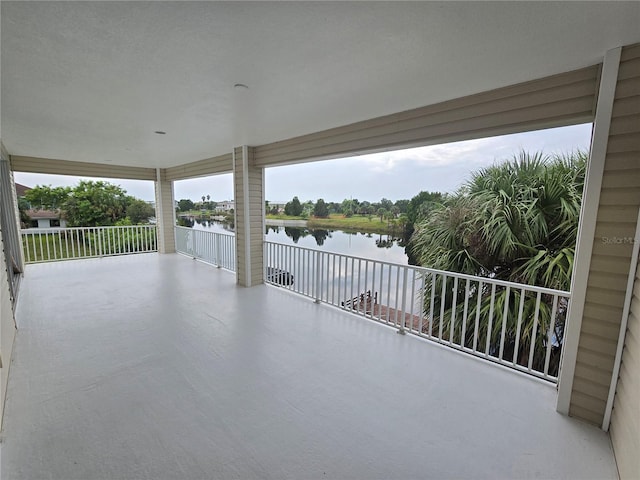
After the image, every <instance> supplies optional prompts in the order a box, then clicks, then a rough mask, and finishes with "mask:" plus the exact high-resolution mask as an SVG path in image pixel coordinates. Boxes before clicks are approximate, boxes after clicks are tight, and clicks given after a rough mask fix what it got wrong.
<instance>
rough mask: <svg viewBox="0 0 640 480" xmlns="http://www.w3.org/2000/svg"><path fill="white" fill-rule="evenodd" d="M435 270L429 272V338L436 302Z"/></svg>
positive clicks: (431, 333) (431, 335)
mask: <svg viewBox="0 0 640 480" xmlns="http://www.w3.org/2000/svg"><path fill="white" fill-rule="evenodd" d="M436 275H437V274H436V272H432V273H431V305H430V307H429V338H431V337H433V309H434V305H435V302H436V278H437V276H436Z"/></svg>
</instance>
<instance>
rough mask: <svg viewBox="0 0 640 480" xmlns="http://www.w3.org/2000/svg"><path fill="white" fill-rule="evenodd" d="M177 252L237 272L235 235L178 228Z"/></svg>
mask: <svg viewBox="0 0 640 480" xmlns="http://www.w3.org/2000/svg"><path fill="white" fill-rule="evenodd" d="M176 250H177V251H178V252H179V253H183V254H185V255H188V256H190V257H193V258H196V259H198V260H202V261H203V262H206V263H209V264H211V265H215V266H217V267H219V268H225V269H227V270H231V271H232V272H235V271H236V242H235V237H234V236H233V235H227V234H224V233H215V232H208V231H206V230H195V229H193V228H188V227H176Z"/></svg>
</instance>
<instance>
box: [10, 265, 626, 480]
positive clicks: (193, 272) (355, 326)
mask: <svg viewBox="0 0 640 480" xmlns="http://www.w3.org/2000/svg"><path fill="white" fill-rule="evenodd" d="M17 321H18V328H19V330H18V333H17V336H16V340H15V345H14V353H13V358H12V364H11V370H10V378H9V386H8V393H7V401H6V410H5V419H4V429H3V440H2V447H1V450H0V454H1V460H2V462H1V465H2V479H3V480H13V479H29V480H36V479H61V480H72V479H83V480H89V479H153V480H162V479H218V478H221V479H227V478H239V479H252V478H266V479H271V478H272V479H281V478H291V479H315V478H325V479H347V478H349V479H417V478H438V479H439V478H491V479H495V478H509V479H513V478H571V479H584V478H598V479H600V478H607V479H615V478H617V472H616V466H615V461H614V458H613V453H612V449H611V446H610V441H609V437H608V435H607V434H605V433H604V432H602V431H600V430H598V429H597V428H594V427H592V426H589V425H586V424H584V423H581V422H579V421H576V420H574V419H571V418H567V417H564V416H561V415H560V414H558V413H556V412H555V397H556V392H555V387H554V386H552V385H548V384H544V383H542V382H540V381H538V380H535V379H530V378H527V377H524V376H523V375H520V374H517V373H514V372H510V371H507V370H505V369H503V368H501V367H497V366H496V365H493V364H489V363H485V362H483V361H481V360H478V359H474V358H471V357H470V356H467V355H464V354H461V353H458V352H455V351H452V350H449V349H447V348H445V347H441V346H437V345H434V344H431V343H429V342H427V341H425V340H422V339H418V338H415V337H412V336H409V335H407V336H401V335H397V334H396V333H395V331H394V330H392V329H389V328H387V327H385V326H383V325H379V324H377V323H375V322H372V321H368V320H365V319H363V318H360V317H357V316H355V315H350V314H347V313H345V312H342V311H339V310H337V309H334V308H331V307H328V306H325V305H316V304H314V303H313V302H312V301H310V300H309V299H306V298H303V297H298V296H295V295H293V294H291V293H289V292H286V291H283V290H281V289H278V288H275V287H269V286H264V285H262V286H258V287H254V288H250V289H247V288H242V287H237V286H236V285H235V277H234V275H233V274H231V273H229V272H225V271H222V270H217V269H215V268H213V267H211V266H209V265H206V264H202V263H199V262H196V261H193V260H190V259H188V258H186V257H183V256H180V255H177V254H173V255H158V254H144V255H132V256H123V257H112V258H103V259H90V260H76V261H68V262H57V263H49V264H39V265H29V266H28V268H27V272H26V275H25V278H24V281H23V283H22V291H21V294H20V298H19V305H18V311H17Z"/></svg>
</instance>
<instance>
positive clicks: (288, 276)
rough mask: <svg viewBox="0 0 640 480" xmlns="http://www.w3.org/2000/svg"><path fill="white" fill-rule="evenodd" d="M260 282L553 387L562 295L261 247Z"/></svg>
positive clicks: (562, 316) (498, 282) (562, 323)
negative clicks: (546, 382)
mask: <svg viewBox="0 0 640 480" xmlns="http://www.w3.org/2000/svg"><path fill="white" fill-rule="evenodd" d="M265 265H266V270H265V281H266V282H267V283H270V284H273V285H278V286H280V287H282V288H286V289H289V290H291V291H293V292H296V293H299V294H301V295H306V296H308V297H310V298H313V299H315V300H316V301H318V302H325V303H328V304H330V305H333V306H336V307H339V308H342V309H344V310H347V311H350V312H352V313H355V314H358V315H362V316H364V317H367V318H370V319H373V320H376V321H378V322H382V323H385V324H388V325H392V326H395V327H396V328H398V331H399V332H400V333H405V332H406V333H411V334H414V335H418V336H421V337H424V338H427V339H429V340H433V341H436V342H438V343H441V344H445V345H448V346H450V347H453V348H456V349H458V350H462V351H464V352H467V353H470V354H473V355H475V356H478V357H482V358H484V359H487V360H490V361H493V362H496V363H500V364H502V365H505V366H508V367H511V368H514V369H517V370H520V371H523V372H527V373H529V374H532V375H535V376H538V377H541V378H544V379H546V380H549V381H551V382H556V381H557V377H558V370H559V365H560V357H561V353H562V343H563V337H564V327H565V320H566V313H567V309H568V306H569V300H570V294H569V293H568V292H564V291H559V290H552V289H548V288H543V287H536V286H531V285H523V284H517V283H511V282H505V281H501V280H494V279H491V278H484V277H475V276H471V275H463V274H458V273H453V272H444V271H439V270H432V269H428V268H421V267H414V266H407V265H399V264H393V263H387V262H380V261H376V260H371V259H366V258H358V257H353V256H349V255H342V254H337V253H331V252H324V251H319V250H311V249H306V248H300V247H296V246H290V245H283V244H278V243H272V242H265Z"/></svg>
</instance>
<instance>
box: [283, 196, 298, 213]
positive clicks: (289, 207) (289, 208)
mask: <svg viewBox="0 0 640 480" xmlns="http://www.w3.org/2000/svg"><path fill="white" fill-rule="evenodd" d="M284 213H285V215H290V216H292V217H299V216H300V214H302V205H301V204H300V200H299V199H298V197H293V200H291V201H290V202H287V204H286V205H285V206H284Z"/></svg>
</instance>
